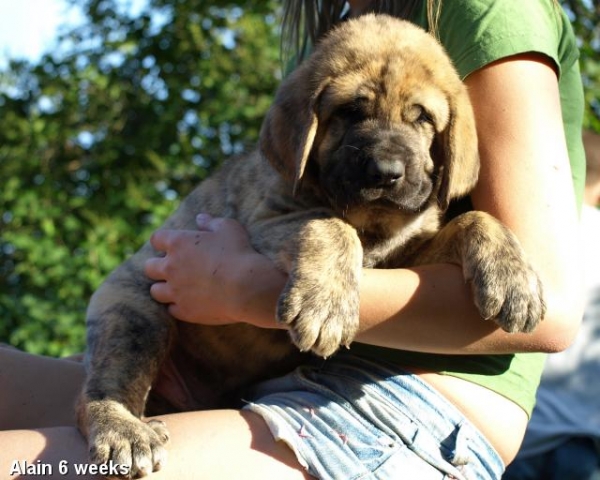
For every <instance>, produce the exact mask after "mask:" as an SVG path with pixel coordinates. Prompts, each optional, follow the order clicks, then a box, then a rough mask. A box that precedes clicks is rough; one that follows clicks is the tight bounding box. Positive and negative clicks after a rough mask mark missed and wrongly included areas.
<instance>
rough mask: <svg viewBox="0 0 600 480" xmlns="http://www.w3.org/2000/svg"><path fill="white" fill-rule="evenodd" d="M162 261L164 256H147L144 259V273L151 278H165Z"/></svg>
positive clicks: (163, 261)
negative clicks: (146, 258)
mask: <svg viewBox="0 0 600 480" xmlns="http://www.w3.org/2000/svg"><path fill="white" fill-rule="evenodd" d="M164 263H165V260H164V258H160V257H153V258H149V259H148V260H146V263H144V273H145V274H146V276H147V277H148V278H151V279H152V280H166V279H167V277H166V275H165V272H164Z"/></svg>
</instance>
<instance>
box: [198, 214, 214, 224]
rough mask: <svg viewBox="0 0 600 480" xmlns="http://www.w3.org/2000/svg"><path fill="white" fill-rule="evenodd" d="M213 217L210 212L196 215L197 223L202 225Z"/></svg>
mask: <svg viewBox="0 0 600 480" xmlns="http://www.w3.org/2000/svg"><path fill="white" fill-rule="evenodd" d="M211 219H212V217H211V216H210V215H209V214H208V213H199V214H198V215H196V223H198V224H200V225H206V224H207V223H208V222H210V221H211Z"/></svg>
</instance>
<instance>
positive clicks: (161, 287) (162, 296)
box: [150, 282, 173, 303]
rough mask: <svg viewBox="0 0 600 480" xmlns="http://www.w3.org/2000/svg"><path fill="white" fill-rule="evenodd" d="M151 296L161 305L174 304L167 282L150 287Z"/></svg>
mask: <svg viewBox="0 0 600 480" xmlns="http://www.w3.org/2000/svg"><path fill="white" fill-rule="evenodd" d="M150 296H151V297H152V298H153V299H154V300H156V301H157V302H159V303H172V302H173V296H172V294H171V289H170V287H169V285H168V283H166V282H156V283H153V284H152V285H151V286H150Z"/></svg>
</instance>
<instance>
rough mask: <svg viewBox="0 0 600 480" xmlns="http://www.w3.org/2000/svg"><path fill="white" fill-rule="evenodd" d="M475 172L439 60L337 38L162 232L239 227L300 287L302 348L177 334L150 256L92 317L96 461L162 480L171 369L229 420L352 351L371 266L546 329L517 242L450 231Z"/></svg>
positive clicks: (524, 325) (292, 316)
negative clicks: (245, 404) (264, 389)
mask: <svg viewBox="0 0 600 480" xmlns="http://www.w3.org/2000/svg"><path fill="white" fill-rule="evenodd" d="M477 173H478V154H477V141H476V133H475V126H474V119H473V113H472V110H471V106H470V103H469V99H468V96H467V92H466V90H465V87H464V86H463V84H462V83H461V81H460V79H459V78H458V76H457V74H456V72H455V70H454V68H453V66H452V65H451V62H450V61H449V59H448V58H447V56H446V54H445V53H444V51H443V49H442V48H441V47H440V45H439V44H438V43H437V42H436V41H435V40H434V39H433V38H432V37H431V36H429V35H428V34H426V33H425V32H423V31H422V30H420V29H418V28H417V27H414V26H412V25H410V24H408V23H406V22H402V21H400V20H395V19H392V18H389V17H386V16H375V15H371V16H365V17H362V18H360V19H357V20H351V21H348V22H345V23H344V24H343V25H341V26H340V27H339V28H337V29H335V30H334V31H333V32H332V33H331V34H330V35H328V36H327V38H326V39H325V40H323V41H322V42H321V43H320V44H319V45H318V47H317V48H316V50H315V52H314V53H313V54H312V56H311V57H310V58H309V59H307V60H306V61H305V62H304V63H303V64H302V65H301V66H300V67H299V68H298V69H297V70H296V71H295V72H293V73H292V74H291V75H290V76H289V77H288V78H287V79H286V80H285V81H284V82H283V84H282V85H281V87H280V89H279V90H278V93H277V96H276V99H275V102H274V105H273V106H272V108H271V110H270V111H269V113H268V115H267V118H266V119H265V122H264V125H263V128H262V131H261V135H260V148H259V149H258V150H257V151H254V152H253V153H250V154H249V155H248V156H246V157H245V158H238V159H231V160H229V161H228V162H226V163H225V164H224V165H223V166H222V168H220V169H219V170H218V171H217V172H216V173H215V174H214V175H213V176H212V177H211V178H209V179H207V180H206V181H204V182H203V183H202V184H201V185H200V186H199V187H198V188H197V189H196V190H195V191H194V192H192V193H191V195H189V197H187V198H186V199H185V200H184V201H183V203H182V205H181V207H180V208H179V209H178V210H177V212H176V213H175V214H174V215H173V216H172V217H171V218H170V219H169V220H168V221H167V222H166V224H165V228H170V229H195V228H196V227H195V221H194V219H195V215H196V214H197V213H198V212H208V213H210V214H212V215H215V216H225V217H232V218H236V219H237V220H239V221H240V222H241V223H242V224H243V225H244V226H245V227H246V228H247V229H248V231H249V233H250V237H251V240H252V244H253V246H254V247H255V248H256V249H257V250H259V251H260V252H262V253H263V254H265V255H268V256H269V257H270V258H271V259H272V260H273V261H274V262H275V264H276V265H277V266H278V267H279V268H281V269H282V270H283V271H285V272H286V273H287V274H288V275H289V280H288V282H287V285H286V286H285V289H284V291H283V292H282V293H281V297H280V299H279V304H278V308H277V320H278V321H279V322H281V323H283V324H285V325H287V326H288V327H289V330H288V332H289V336H288V334H286V333H283V332H282V331H279V330H277V331H269V330H265V329H258V328H253V327H251V326H248V325H245V324H239V325H232V326H226V327H203V326H198V325H190V324H186V323H182V322H177V321H175V320H174V319H173V318H172V317H170V316H169V315H168V313H167V311H166V309H165V307H164V306H163V305H159V304H158V303H156V302H154V301H153V300H152V299H151V298H150V295H149V287H150V284H151V282H150V280H149V279H148V278H146V277H145V276H144V274H143V265H144V262H145V260H146V259H148V258H150V257H152V256H155V255H157V252H155V251H153V249H152V248H151V247H150V246H149V245H148V244H146V245H145V246H144V247H143V248H142V249H141V250H140V251H139V252H138V253H137V254H135V255H134V256H133V257H132V258H131V259H129V260H128V261H127V262H125V263H124V264H123V265H122V266H121V267H119V268H118V269H117V270H116V271H115V272H113V273H112V274H111V276H110V277H109V278H108V280H107V281H106V282H105V283H104V285H102V287H101V288H100V289H99V290H98V292H96V293H95V294H94V296H93V298H92V300H91V303H90V306H89V311H88V319H87V321H88V343H89V350H88V355H87V368H88V370H87V372H88V375H87V381H86V384H85V387H84V389H83V393H82V396H81V401H80V406H79V425H80V427H81V430H82V431H83V432H84V433H85V434H86V435H87V437H88V440H89V444H90V452H91V457H92V460H93V461H95V462H99V463H103V462H108V461H110V460H112V461H113V462H114V463H118V464H121V465H122V464H125V465H131V475H132V476H143V475H145V474H148V473H150V472H151V471H153V470H154V469H158V468H160V465H161V462H163V459H164V455H165V453H164V448H163V445H164V444H165V442H166V441H167V439H168V435H167V430H166V428H165V426H164V425H163V424H162V423H161V422H157V421H150V422H144V421H142V420H141V419H140V418H141V417H142V415H144V413H146V414H148V411H145V406H146V400H147V398H148V395H149V392H150V390H151V386H152V385H153V382H155V379H156V378H157V376H158V374H159V371H160V370H161V368H163V366H164V365H165V364H167V365H170V366H171V367H173V365H174V366H175V368H171V371H176V372H177V373H176V375H178V378H180V379H181V380H182V381H183V382H185V388H186V389H187V391H188V392H189V393H190V394H191V395H192V396H193V398H194V402H195V403H193V404H189V405H187V406H185V407H186V408H215V407H222V406H224V405H229V404H230V402H231V401H232V399H235V398H236V392H238V391H239V390H240V389H242V388H243V387H244V386H247V385H249V384H251V383H253V382H256V381H257V380H260V379H262V378H265V377H269V376H273V375H277V374H279V373H281V372H283V371H286V370H288V369H290V368H291V367H292V366H293V365H294V364H296V363H297V362H298V361H299V359H298V352H299V351H303V352H308V351H312V352H314V353H315V354H317V355H321V356H324V357H326V356H329V355H332V354H333V353H334V352H335V351H336V350H337V349H338V347H339V346H340V345H350V343H351V342H352V340H353V338H354V335H355V333H356V331H357V327H358V307H359V291H358V290H359V289H358V282H359V278H360V276H361V268H362V267H363V266H368V267H402V266H407V265H415V264H422V263H432V262H440V261H444V262H454V263H457V264H460V265H462V268H463V271H464V275H465V279H466V280H467V281H469V282H470V283H471V285H472V289H473V294H474V299H475V303H476V305H477V307H478V308H479V310H480V312H481V316H482V317H483V318H484V319H494V320H495V321H496V322H497V323H498V325H500V326H501V327H502V328H503V329H505V330H507V331H510V332H517V331H530V330H531V329H533V328H534V327H535V325H536V324H537V322H538V321H539V320H540V319H541V318H542V316H543V313H544V303H543V299H542V294H541V287H540V283H539V281H538V277H537V276H536V274H535V273H534V272H533V270H532V269H531V268H530V267H529V265H528V263H527V261H526V260H525V258H524V255H523V252H522V251H521V249H520V247H519V245H518V243H517V241H516V240H515V238H514V237H513V236H512V235H511V233H510V232H508V231H507V229H506V228H504V227H503V226H502V225H500V224H499V223H498V222H497V221H496V220H494V219H493V218H492V217H490V216H489V215H486V214H484V213H481V212H469V213H466V214H463V215H461V216H459V217H457V218H455V219H453V220H451V221H449V222H448V223H446V224H445V225H444V224H443V222H442V217H443V214H444V212H445V210H446V209H447V207H448V205H449V202H450V201H451V200H454V199H458V198H460V197H463V196H465V195H467V194H468V193H469V191H470V190H471V189H472V187H473V186H474V185H475V182H476V181H477ZM440 229H441V231H440ZM289 337H291V340H292V342H293V343H292V342H290V339H289ZM294 344H295V346H294ZM237 398H238V399H239V396H238V397H237ZM152 413H156V411H154V412H152Z"/></svg>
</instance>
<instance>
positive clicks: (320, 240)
mask: <svg viewBox="0 0 600 480" xmlns="http://www.w3.org/2000/svg"><path fill="white" fill-rule="evenodd" d="M258 226H259V227H260V232H264V233H262V234H260V233H259V234H251V236H252V238H253V241H254V242H255V246H256V247H257V248H258V249H259V250H260V251H263V252H278V255H277V256H274V257H273V256H272V259H273V260H274V261H275V262H276V263H277V264H278V266H279V267H280V268H282V269H283V270H285V271H286V272H287V273H288V274H289V279H288V282H287V284H286V286H285V288H284V290H283V292H282V294H281V296H280V297H279V303H278V305H277V319H278V320H279V321H280V322H282V323H284V324H286V325H288V326H289V328H290V335H291V338H292V340H293V342H294V343H295V344H296V345H297V346H298V348H299V349H300V350H302V351H309V350H312V351H313V352H314V353H316V354H317V355H320V356H323V357H327V356H330V355H332V354H333V353H334V352H335V351H336V350H337V349H338V348H339V346H340V345H350V343H351V342H352V340H353V338H354V335H355V334H356V331H357V329H358V313H359V311H358V310H359V290H358V282H359V279H360V275H361V269H362V247H361V244H360V240H359V238H358V236H357V234H356V231H355V230H354V228H353V227H351V226H350V225H348V224H347V223H346V222H344V221H342V220H340V219H339V218H334V217H332V216H331V215H330V214H329V213H328V212H326V211H323V212H318V211H315V210H313V211H309V212H300V213H295V214H290V215H286V216H283V217H278V218H277V219H274V220H271V221H267V222H264V223H262V224H260V225H258Z"/></svg>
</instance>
